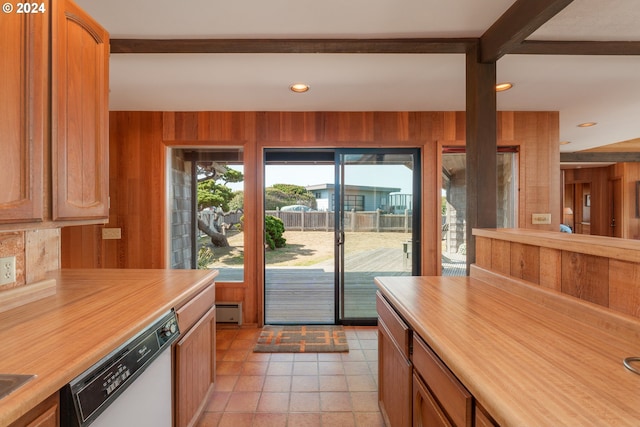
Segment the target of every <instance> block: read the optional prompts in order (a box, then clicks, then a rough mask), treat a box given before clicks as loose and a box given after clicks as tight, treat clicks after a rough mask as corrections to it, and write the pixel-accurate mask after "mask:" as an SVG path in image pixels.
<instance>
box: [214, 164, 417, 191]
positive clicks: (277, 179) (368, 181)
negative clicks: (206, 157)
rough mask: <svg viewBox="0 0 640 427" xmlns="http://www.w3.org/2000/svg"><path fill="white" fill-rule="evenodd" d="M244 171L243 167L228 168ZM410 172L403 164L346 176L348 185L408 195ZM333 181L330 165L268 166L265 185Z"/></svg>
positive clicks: (359, 169)
mask: <svg viewBox="0 0 640 427" xmlns="http://www.w3.org/2000/svg"><path fill="white" fill-rule="evenodd" d="M228 167H230V168H232V169H235V170H239V171H241V172H242V171H243V169H244V168H243V166H242V165H230V166H228ZM411 175H412V171H411V170H410V169H408V168H407V167H405V166H402V165H350V166H347V169H346V172H345V176H346V178H347V182H346V184H348V185H366V186H377V187H395V188H400V189H401V190H400V193H403V194H411V192H412V191H411V179H412V178H411ZM333 182H334V167H333V166H332V165H267V166H266V169H265V186H266V187H270V186H272V185H273V184H296V185H301V186H303V187H306V186H309V185H316V184H331V183H333ZM227 185H228V186H229V187H231V188H232V189H233V190H242V187H243V186H242V183H238V184H227Z"/></svg>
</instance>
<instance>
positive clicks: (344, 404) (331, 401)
mask: <svg viewBox="0 0 640 427" xmlns="http://www.w3.org/2000/svg"><path fill="white" fill-rule="evenodd" d="M320 410H321V411H322V412H329V411H330V412H352V411H353V405H352V404H351V395H350V394H349V393H347V392H344V391H327V392H324V391H323V392H321V393H320Z"/></svg>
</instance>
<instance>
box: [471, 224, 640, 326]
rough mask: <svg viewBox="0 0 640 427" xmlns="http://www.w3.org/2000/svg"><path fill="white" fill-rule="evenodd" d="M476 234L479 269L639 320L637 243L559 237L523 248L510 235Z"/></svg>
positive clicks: (538, 239)
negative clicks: (560, 293) (566, 295)
mask: <svg viewBox="0 0 640 427" xmlns="http://www.w3.org/2000/svg"><path fill="white" fill-rule="evenodd" d="M515 232H517V230H514V233H515ZM476 233H480V234H482V236H478V235H477V236H476V252H477V254H478V256H477V257H476V265H477V266H478V267H480V268H482V269H486V270H490V271H493V272H495V273H498V274H501V275H503V276H508V277H515V278H517V279H522V280H525V281H527V282H529V283H530V284H531V285H539V286H542V287H545V288H549V289H553V290H555V291H558V292H562V293H564V294H568V295H571V296H574V297H576V298H580V299H583V300H585V301H590V302H592V303H595V304H598V305H601V306H604V307H608V308H611V309H613V310H616V311H619V312H622V313H625V314H629V315H632V316H635V317H640V259H638V257H637V256H635V255H634V253H637V251H638V242H636V241H631V240H626V241H622V240H620V239H617V240H618V241H620V242H624V243H621V244H618V245H617V244H616V242H615V240H616V239H615V238H609V237H601V236H583V235H577V234H565V233H557V235H556V236H554V237H551V236H549V235H541V236H535V235H533V236H527V237H528V239H527V240H528V241H529V242H531V244H527V243H521V241H522V240H524V239H523V237H519V236H517V235H515V234H514V233H502V236H500V234H501V233H500V232H499V231H498V232H491V231H485V230H476ZM522 235H523V236H525V235H526V232H523V233H522Z"/></svg>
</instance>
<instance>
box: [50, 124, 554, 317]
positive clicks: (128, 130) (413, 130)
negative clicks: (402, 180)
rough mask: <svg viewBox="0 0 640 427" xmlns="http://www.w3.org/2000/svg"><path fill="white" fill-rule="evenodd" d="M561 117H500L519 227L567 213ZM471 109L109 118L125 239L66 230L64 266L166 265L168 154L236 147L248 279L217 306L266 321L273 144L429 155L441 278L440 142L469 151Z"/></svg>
mask: <svg viewBox="0 0 640 427" xmlns="http://www.w3.org/2000/svg"><path fill="white" fill-rule="evenodd" d="M558 133H559V123H558V113H556V112H506V113H499V114H498V135H499V145H517V146H519V147H520V153H521V154H520V188H519V207H518V210H519V221H520V227H524V228H541V229H548V230H557V229H558V227H559V224H560V217H559V216H558V215H552V224H551V225H543V226H539V225H536V226H534V225H532V224H531V215H532V214H533V213H540V212H551V213H556V212H560V193H559V189H560V183H559V179H560V165H559V157H560V156H559V148H558ZM464 141H465V114H464V112H165V113H160V112H112V113H111V121H110V144H111V146H110V156H111V157H110V187H111V211H110V221H109V224H107V225H106V226H107V227H120V228H121V229H122V239H120V240H102V239H101V228H102V227H101V226H85V227H73V228H68V229H64V230H63V233H62V246H63V259H62V265H63V266H64V267H114V268H134V267H137V268H164V267H165V265H167V263H166V257H167V251H166V243H165V242H166V234H167V232H168V230H167V229H166V228H167V226H166V220H165V218H166V208H165V206H166V204H167V201H166V200H165V185H164V183H165V169H166V165H165V162H166V158H167V156H166V150H167V147H171V146H176V147H177V146H190V147H198V146H202V147H208V146H235V147H242V148H243V149H244V157H245V160H244V162H245V187H244V188H245V224H246V228H245V279H244V282H242V283H218V285H217V288H216V295H217V298H218V300H219V301H222V300H224V301H234V300H235V301H243V302H244V304H243V311H244V312H243V316H244V320H245V322H246V323H248V324H252V323H260V322H261V319H262V306H263V302H262V289H263V274H262V268H263V256H264V254H263V240H262V236H263V234H264V231H263V228H262V227H263V226H262V224H263V222H264V221H263V215H264V214H263V212H262V209H260V208H259V207H261V206H262V197H263V195H262V187H263V182H262V163H263V149H264V148H267V147H274V148H275V147H299V148H304V147H314V148H317V147H327V148H331V147H417V148H420V149H421V151H422V164H423V165H422V171H423V177H422V186H423V188H422V212H423V218H422V236H421V241H422V259H421V268H422V274H424V275H437V274H439V273H440V247H439V245H440V244H441V240H440V235H441V233H440V188H441V167H442V166H441V159H440V154H441V151H442V146H443V145H464Z"/></svg>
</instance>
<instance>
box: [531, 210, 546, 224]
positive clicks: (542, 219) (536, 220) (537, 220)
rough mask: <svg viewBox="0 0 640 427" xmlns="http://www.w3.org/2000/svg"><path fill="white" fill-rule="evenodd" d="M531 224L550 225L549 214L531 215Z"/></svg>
mask: <svg viewBox="0 0 640 427" xmlns="http://www.w3.org/2000/svg"><path fill="white" fill-rule="evenodd" d="M531 223H532V224H551V214H550V213H534V214H532V215H531Z"/></svg>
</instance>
